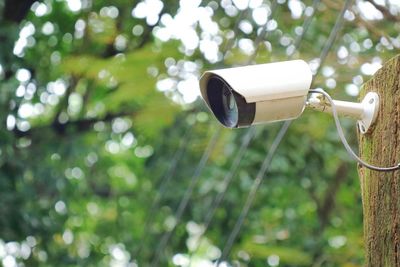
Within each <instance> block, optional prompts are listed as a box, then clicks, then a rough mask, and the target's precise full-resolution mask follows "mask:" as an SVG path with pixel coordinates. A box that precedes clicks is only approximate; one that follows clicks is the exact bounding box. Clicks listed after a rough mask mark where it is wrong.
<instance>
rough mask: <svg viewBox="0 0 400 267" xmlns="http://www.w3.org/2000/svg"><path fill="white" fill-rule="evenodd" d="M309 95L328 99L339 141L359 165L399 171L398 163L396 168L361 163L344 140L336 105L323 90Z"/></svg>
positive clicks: (313, 91) (387, 170) (380, 169)
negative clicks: (317, 95)
mask: <svg viewBox="0 0 400 267" xmlns="http://www.w3.org/2000/svg"><path fill="white" fill-rule="evenodd" d="M309 92H310V93H318V94H322V95H324V96H325V97H326V99H328V101H329V102H330V104H331V108H332V115H333V119H334V120H335V124H336V129H337V132H338V134H339V137H340V140H341V141H342V143H343V146H344V147H345V148H346V150H347V152H348V153H349V154H350V155H351V156H352V158H353V159H354V160H356V161H357V162H358V163H359V164H361V165H362V166H364V167H366V168H368V169H371V170H374V171H381V172H391V171H396V170H399V169H400V163H398V164H397V165H396V166H392V167H377V166H374V165H371V164H369V163H367V162H365V161H363V160H362V159H361V158H360V157H359V156H357V155H356V153H354V151H353V149H351V147H350V145H349V143H348V142H347V140H346V137H345V135H344V132H343V128H342V126H341V124H340V120H339V116H338V113H337V110H336V105H335V103H334V102H333V99H332V97H331V96H330V95H329V94H328V93H327V92H325V91H323V90H310V91H309Z"/></svg>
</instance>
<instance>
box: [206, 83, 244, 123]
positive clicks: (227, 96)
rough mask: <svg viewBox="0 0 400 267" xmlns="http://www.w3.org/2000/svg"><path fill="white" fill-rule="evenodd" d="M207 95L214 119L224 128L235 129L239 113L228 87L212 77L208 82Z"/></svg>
mask: <svg viewBox="0 0 400 267" xmlns="http://www.w3.org/2000/svg"><path fill="white" fill-rule="evenodd" d="M207 95H208V101H209V103H210V107H211V110H212V111H213V113H214V115H215V117H216V118H217V119H218V120H219V121H220V122H221V123H222V124H223V125H225V126H226V127H237V124H238V120H239V111H238V106H237V104H236V98H235V96H234V94H233V93H232V89H231V88H230V87H229V85H228V84H226V83H225V82H224V81H223V80H222V79H221V78H219V77H212V78H210V80H209V81H208V85H207Z"/></svg>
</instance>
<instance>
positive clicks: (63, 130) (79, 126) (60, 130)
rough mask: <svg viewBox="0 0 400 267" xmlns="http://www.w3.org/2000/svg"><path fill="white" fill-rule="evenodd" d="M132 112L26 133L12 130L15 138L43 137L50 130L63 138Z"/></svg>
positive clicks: (45, 126)
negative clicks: (97, 123) (37, 135)
mask: <svg viewBox="0 0 400 267" xmlns="http://www.w3.org/2000/svg"><path fill="white" fill-rule="evenodd" d="M133 114H134V112H132V111H129V112H118V113H108V114H106V115H105V116H104V117H98V118H90V119H89V118H86V119H80V120H75V121H69V122H66V123H60V122H58V121H56V122H54V123H52V124H50V125H43V126H38V127H35V128H32V129H30V130H28V131H26V132H23V131H21V130H18V129H16V128H15V129H14V134H15V135H16V136H17V137H31V136H34V135H36V134H39V135H43V131H47V130H52V131H53V132H54V133H56V134H57V135H60V136H65V135H67V134H69V133H70V132H74V133H82V132H86V131H88V130H90V129H91V128H92V127H93V125H94V124H95V123H96V122H101V121H102V122H109V121H112V120H113V119H115V118H118V117H124V116H132V115H133Z"/></svg>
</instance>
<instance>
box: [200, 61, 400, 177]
mask: <svg viewBox="0 0 400 267" xmlns="http://www.w3.org/2000/svg"><path fill="white" fill-rule="evenodd" d="M311 81H312V72H311V69H310V67H309V66H308V64H307V63H306V62H305V61H303V60H292V61H284V62H277V63H269V64H260V65H252V66H244V67H237V68H229V69H220V70H214V71H206V72H205V73H204V74H203V76H201V78H200V91H201V95H202V97H203V99H204V101H205V102H206V104H207V106H208V107H209V108H210V110H211V112H212V113H213V114H214V116H215V117H216V118H217V120H218V121H219V122H220V123H221V124H222V125H224V126H225V127H228V128H238V127H247V126H250V125H253V124H260V123H268V122H273V121H282V120H291V119H295V118H297V117H299V116H300V115H301V114H302V113H303V111H304V109H305V107H309V108H312V109H314V110H319V111H322V112H328V113H332V115H333V118H334V120H335V124H336V128H337V130H338V134H339V137H340V139H341V140H342V142H343V145H344V147H345V148H346V150H347V151H348V152H349V154H350V155H351V156H352V157H353V158H354V159H355V160H356V161H358V162H359V163H360V164H361V165H362V166H365V167H367V168H369V169H372V170H376V171H394V170H398V169H400V163H399V164H397V165H395V166H392V167H377V166H374V165H371V164H368V163H366V162H365V161H363V160H362V159H360V158H359V157H358V156H357V155H356V154H355V153H354V152H353V150H352V149H351V147H350V146H349V144H348V142H347V140H346V138H345V136H344V133H343V129H342V127H341V126H340V122H339V118H338V116H339V115H343V116H348V117H353V118H355V119H357V120H358V121H357V124H358V128H359V131H360V133H361V134H365V133H367V132H368V130H369V129H370V127H371V126H372V125H373V124H374V122H375V121H376V119H377V114H378V111H379V95H378V94H377V93H375V92H369V93H367V94H366V95H365V97H364V99H363V100H362V101H361V102H359V103H357V102H348V101H340V100H333V99H332V98H331V96H330V95H329V94H328V93H327V92H325V91H323V90H322V89H310V86H311ZM309 94H310V97H309V98H308V99H307V96H308V95H309Z"/></svg>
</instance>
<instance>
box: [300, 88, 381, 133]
mask: <svg viewBox="0 0 400 267" xmlns="http://www.w3.org/2000/svg"><path fill="white" fill-rule="evenodd" d="M316 90H318V91H323V90H322V89H316ZM323 92H324V91H323ZM333 103H334V105H335V107H336V111H337V112H338V114H339V115H342V116H347V117H351V118H354V119H357V124H358V128H359V129H360V132H361V133H362V134H365V133H366V132H367V131H368V129H369V127H370V126H371V125H372V124H373V123H374V122H375V120H376V117H377V115H378V108H379V96H378V94H377V93H374V92H369V93H367V95H366V96H365V97H364V99H363V100H362V101H361V102H360V103H357V102H348V101H340V100H333ZM306 105H307V107H310V108H312V109H315V110H319V111H322V112H328V113H332V106H331V103H330V102H329V101H327V99H326V97H325V96H324V95H323V94H318V93H313V94H311V96H310V98H309V99H308V100H307V104H306Z"/></svg>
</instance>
